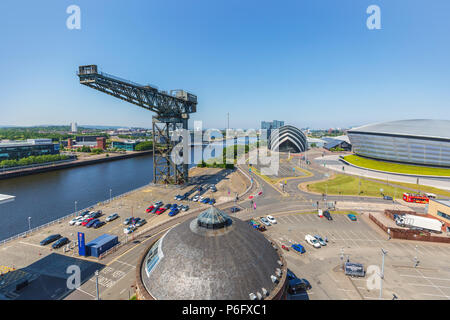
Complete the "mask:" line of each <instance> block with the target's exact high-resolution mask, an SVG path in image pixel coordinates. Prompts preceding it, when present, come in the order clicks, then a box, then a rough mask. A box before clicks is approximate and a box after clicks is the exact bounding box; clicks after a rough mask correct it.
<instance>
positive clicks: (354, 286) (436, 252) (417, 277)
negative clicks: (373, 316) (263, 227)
mask: <svg viewBox="0 0 450 320" xmlns="http://www.w3.org/2000/svg"><path fill="white" fill-rule="evenodd" d="M332 216H333V221H328V220H326V219H325V218H319V217H318V216H317V214H311V213H297V214H296V213H293V214H287V215H279V216H276V215H275V218H276V219H277V224H275V225H272V226H270V227H268V228H267V229H268V230H267V231H266V233H267V235H268V236H269V237H271V238H272V239H273V240H274V241H275V242H277V243H278V244H279V245H280V246H281V245H285V246H288V247H290V246H291V245H292V244H293V243H300V244H301V245H303V246H304V247H305V249H306V252H305V253H303V254H300V253H298V252H296V251H294V250H292V248H291V249H290V251H289V252H286V251H283V252H284V254H285V257H286V259H287V262H288V267H289V269H291V270H292V271H293V272H294V273H295V274H296V275H297V276H298V277H301V278H306V279H307V280H308V281H310V283H311V285H312V289H311V290H309V291H307V292H306V293H304V294H302V295H299V297H297V298H302V299H338V300H339V299H344V300H346V299H363V300H374V299H379V292H380V290H379V285H377V282H376V281H377V279H378V277H376V276H375V271H373V270H375V269H372V268H373V267H371V269H370V270H368V267H369V266H371V265H373V266H378V267H379V268H381V263H382V252H381V248H383V249H384V250H387V255H386V256H385V266H384V275H385V277H384V281H383V296H382V299H392V298H393V297H394V295H395V296H396V297H397V298H398V299H444V300H447V299H450V267H449V265H450V246H449V245H446V244H439V243H421V242H416V241H404V240H388V238H387V235H385V234H383V233H381V232H380V230H377V229H376V228H377V227H376V226H375V225H374V224H373V223H372V222H371V221H370V220H368V218H367V214H364V215H358V219H357V221H355V222H353V221H350V219H349V218H348V217H347V216H346V215H345V214H333V212H332ZM306 234H311V235H313V236H314V235H320V236H321V237H322V238H325V237H327V238H328V244H327V246H324V247H321V248H319V249H317V248H313V247H312V246H311V245H310V244H308V243H306V241H305V235H306ZM341 255H343V257H344V261H345V260H346V259H347V258H348V259H349V260H350V261H351V262H357V263H362V264H363V265H364V267H365V269H366V272H367V274H366V276H365V277H364V278H351V277H348V276H346V275H345V274H344V272H343V271H342V261H343V260H341ZM416 260H418V261H419V263H418V266H417V267H414V265H415V261H416ZM377 270H378V271H377V272H380V271H379V270H380V269H377ZM378 283H379V282H378Z"/></svg>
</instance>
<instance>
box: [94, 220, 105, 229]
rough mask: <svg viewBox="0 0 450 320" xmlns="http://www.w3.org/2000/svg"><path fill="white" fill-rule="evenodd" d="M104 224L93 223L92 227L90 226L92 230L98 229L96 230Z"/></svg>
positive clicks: (99, 222) (103, 222)
mask: <svg viewBox="0 0 450 320" xmlns="http://www.w3.org/2000/svg"><path fill="white" fill-rule="evenodd" d="M105 224H106V222H105V221H100V220H99V221H97V222H95V223H94V224H93V225H92V227H93V228H94V229H98V228H100V227H101V226H104V225H105Z"/></svg>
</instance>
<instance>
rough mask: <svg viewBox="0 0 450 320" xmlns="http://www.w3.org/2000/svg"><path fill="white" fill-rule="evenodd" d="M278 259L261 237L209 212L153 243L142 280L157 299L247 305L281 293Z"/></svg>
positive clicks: (219, 213)
mask: <svg viewBox="0 0 450 320" xmlns="http://www.w3.org/2000/svg"><path fill="white" fill-rule="evenodd" d="M281 260H282V258H281V256H280V255H279V252H278V251H277V249H275V247H274V246H273V245H272V243H271V242H270V241H269V240H268V239H267V238H266V237H265V236H264V235H263V234H262V233H261V232H259V231H257V230H256V229H253V228H252V227H251V226H250V225H249V224H248V223H247V222H244V221H242V220H240V219H237V218H235V217H229V216H228V215H227V214H226V213H225V212H223V211H222V210H219V209H217V208H215V207H211V208H209V209H207V210H205V211H204V212H202V213H201V214H200V215H199V216H198V218H195V219H191V220H187V221H185V222H183V223H181V224H179V225H177V226H175V227H174V228H172V229H170V230H169V231H167V233H165V234H164V236H162V238H160V239H159V240H158V241H157V242H156V243H155V244H153V245H152V247H151V248H150V249H149V251H148V253H147V255H146V257H145V259H144V261H143V263H142V267H141V271H140V275H141V279H142V283H143V284H144V287H145V289H146V291H147V292H148V293H149V294H150V295H151V297H152V298H154V299H157V300H249V299H251V298H252V294H253V297H254V296H262V297H267V296H270V295H271V294H275V293H276V292H277V290H278V291H280V280H281V279H285V278H286V277H285V276H284V277H283V274H284V273H285V268H286V266H285V265H284V266H280V264H279V262H280V261H281ZM280 270H283V271H282V272H281V276H280ZM274 276H276V277H278V278H277V279H278V280H277V281H276V282H273V277H274Z"/></svg>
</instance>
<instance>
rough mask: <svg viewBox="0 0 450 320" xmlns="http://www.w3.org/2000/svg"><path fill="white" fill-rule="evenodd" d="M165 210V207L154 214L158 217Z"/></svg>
mask: <svg viewBox="0 0 450 320" xmlns="http://www.w3.org/2000/svg"><path fill="white" fill-rule="evenodd" d="M166 210H167V209H166V208H165V207H161V208H159V209H158V210H156V212H155V214H157V215H160V214H161V213H164V211H166Z"/></svg>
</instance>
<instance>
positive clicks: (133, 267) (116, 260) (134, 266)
mask: <svg viewBox="0 0 450 320" xmlns="http://www.w3.org/2000/svg"><path fill="white" fill-rule="evenodd" d="M116 262H119V263H122V264H124V265H127V266H129V267H131V268H136V266H133V265H131V264H129V263H126V262H123V261H120V260H116Z"/></svg>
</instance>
